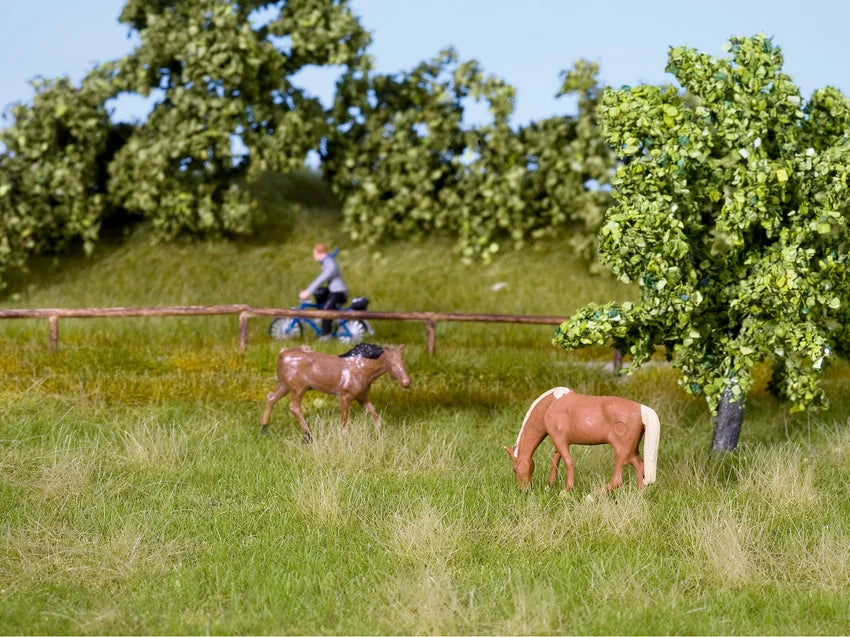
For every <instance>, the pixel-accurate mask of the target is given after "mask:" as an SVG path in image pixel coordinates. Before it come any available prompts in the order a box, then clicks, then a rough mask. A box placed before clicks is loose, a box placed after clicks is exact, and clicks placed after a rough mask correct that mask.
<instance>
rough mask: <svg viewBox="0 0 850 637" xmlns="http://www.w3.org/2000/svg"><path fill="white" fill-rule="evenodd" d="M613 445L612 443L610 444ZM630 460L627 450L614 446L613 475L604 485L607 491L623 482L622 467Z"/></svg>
mask: <svg viewBox="0 0 850 637" xmlns="http://www.w3.org/2000/svg"><path fill="white" fill-rule="evenodd" d="M612 446H613V445H612ZM630 460H631V457H630V456H629V452H628V451H622V450H621V449H617V448H616V447H614V475H613V476H611V481H610V482H609V483H608V485H607V486H606V487H605V490H606V491H608V492H609V493H610V492H611V491H613V490H614V489H616V488H617V487H619V486H620V485H621V484H623V467H625V466H626V464H627V463H628V462H629V461H630Z"/></svg>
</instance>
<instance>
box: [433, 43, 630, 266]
mask: <svg viewBox="0 0 850 637" xmlns="http://www.w3.org/2000/svg"><path fill="white" fill-rule="evenodd" d="M598 71H599V67H598V65H597V64H595V63H589V62H587V61H585V60H579V61H578V62H576V63H575V65H574V67H573V69H571V70H570V71H569V72H565V73H564V74H563V75H564V82H563V85H562V87H561V90H560V91H559V92H558V93H557V95H558V96H563V95H569V94H577V96H578V114H577V115H576V116H556V117H550V118H548V119H545V120H541V121H539V122H532V123H530V124H529V125H527V126H522V127H519V129H518V130H516V131H514V130H513V129H512V128H511V127H510V125H509V123H508V117H509V116H510V114H511V113H512V111H513V104H512V101H508V100H505V99H502V100H501V101H495V102H493V103H494V106H495V107H496V108H494V109H493V112H494V118H493V122H492V123H491V124H487V125H484V126H478V127H475V128H473V129H471V130H470V131H469V132H468V133H467V145H468V148H469V149H471V150H473V151H474V155H475V160H474V161H472V162H470V163H469V165H468V166H458V170H459V173H460V174H461V179H460V182H459V186H458V188H457V189H456V192H454V193H451V192H450V193H446V195H445V196H444V197H443V201H444V203H445V205H447V206H448V207H450V208H451V209H455V210H459V211H461V214H460V218H459V228H458V232H459V234H460V243H461V246H462V250H463V252H464V255H465V256H467V257H469V256H472V255H474V254H476V253H478V254H483V256H484V257H485V258H486V257H488V256H489V254H490V253H491V252H494V251H497V250H498V249H499V244H500V242H501V241H502V240H503V239H504V238H505V237H507V238H509V239H510V241H512V243H513V244H514V246H515V247H517V248H519V247H522V246H523V245H524V244H525V243H527V242H528V241H535V240H539V239H541V238H543V237H552V236H555V235H558V234H563V233H565V232H571V233H572V244H573V246H574V247H575V248H576V250H577V251H578V252H580V253H581V254H583V255H584V256H585V257H587V258H592V257H593V256H594V255H595V253H596V241H595V237H596V232H597V231H598V229H599V224H600V222H601V220H602V216H603V214H604V212H605V210H606V209H607V207H608V206H609V205H610V196H609V195H608V193H607V192H606V191H605V190H603V189H602V186H604V185H606V184H607V183H608V182H609V181H610V178H611V174H612V171H613V168H614V156H613V153H612V152H611V151H610V150H609V149H608V147H607V146H606V144H605V142H604V140H603V139H602V136H601V134H600V131H599V128H598V126H597V124H596V116H595V111H596V106H597V104H598V102H599V98H600V95H601V93H600V91H599V86H598V81H597V77H596V76H597V73H598ZM497 97H498V94H497ZM511 97H512V95H511ZM590 181H593V182H596V185H595V186H591V185H590V183H589V182H590Z"/></svg>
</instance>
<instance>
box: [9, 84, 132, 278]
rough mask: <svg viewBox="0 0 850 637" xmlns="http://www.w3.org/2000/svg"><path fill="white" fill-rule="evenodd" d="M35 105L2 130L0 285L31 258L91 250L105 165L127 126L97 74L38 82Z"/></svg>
mask: <svg viewBox="0 0 850 637" xmlns="http://www.w3.org/2000/svg"><path fill="white" fill-rule="evenodd" d="M33 86H34V88H35V91H36V93H35V96H34V98H33V103H32V105H25V104H16V105H14V106H13V107H12V108H11V110H10V112H9V115H10V116H11V119H12V123H11V125H10V126H9V127H7V128H5V129H3V130H0V143H2V145H3V147H4V150H3V152H2V153H0V286H1V285H2V284H3V282H2V275H3V272H4V271H5V270H6V269H7V268H9V267H20V266H23V265H24V264H25V263H26V260H27V258H28V257H29V256H31V255H33V254H39V253H47V252H58V251H61V250H64V249H66V248H68V247H70V246H73V245H81V246H82V247H83V248H84V249H85V251H86V252H90V251H91V249H92V247H93V246H94V243H95V241H96V240H97V238H98V234H99V231H100V227H101V224H102V222H103V220H104V218H105V217H106V216H107V214H108V212H109V203H108V201H107V196H106V181H107V175H106V169H105V167H106V165H107V164H108V162H109V160H110V159H111V157H112V156H113V155H114V153H115V151H116V149H117V148H118V147H120V145H121V144H123V142H124V140H125V139H126V137H127V135H128V134H129V129H130V127H128V126H126V125H123V126H122V125H118V126H116V125H113V124H112V123H111V122H110V119H109V113H108V112H107V110H106V108H105V106H104V104H105V102H106V100H107V99H108V98H109V97H111V96H112V88H111V86H110V85H109V82H108V81H107V79H106V78H104V77H103V76H102V75H100V74H99V73H96V72H95V73H92V74H91V75H89V76H88V77H87V78H86V79H85V80H84V81H83V82H82V83H81V85H80V86H79V87H75V86H73V85H72V84H71V82H70V81H69V80H68V79H67V78H59V79H56V80H37V81H35V82H33Z"/></svg>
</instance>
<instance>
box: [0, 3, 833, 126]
mask: <svg viewBox="0 0 850 637" xmlns="http://www.w3.org/2000/svg"><path fill="white" fill-rule="evenodd" d="M123 5H124V0H80V1H77V2H72V1H69V0H26V1H18V0H0V57H2V59H3V64H2V67H0V110H5V109H6V107H7V106H8V105H9V104H10V103H11V102H15V101H25V102H27V101H29V100H30V99H31V97H32V90H31V89H30V87H29V85H28V84H27V81H28V80H29V79H31V78H33V77H35V76H37V75H42V76H44V77H56V76H59V75H68V76H69V77H71V79H72V80H74V81H75V82H76V81H79V79H80V78H81V77H82V76H83V75H85V73H86V72H87V71H89V70H90V69H91V68H92V67H93V66H95V65H96V64H97V63H99V62H104V61H108V60H112V59H116V58H119V57H121V56H123V55H125V54H126V53H128V52H129V51H130V50H132V48H133V46H134V45H135V44H136V42H137V40H136V39H135V36H133V37H128V30H127V28H126V27H125V26H124V25H122V24H119V23H118V20H117V18H118V14H119V13H120V11H121V8H122V7H123ZM352 6H353V8H354V12H355V13H356V14H357V15H358V16H359V17H360V19H361V22H362V24H363V25H364V27H365V28H366V29H367V30H369V31H371V32H372V35H373V39H374V42H373V44H372V47H371V49H370V52H371V53H372V55H373V56H374V57H375V58H376V63H377V67H378V70H380V71H382V72H396V71H399V70H402V69H408V68H410V67H412V66H413V65H415V64H416V63H418V62H420V61H422V60H425V59H429V58H431V57H433V56H434V55H436V54H437V53H438V52H439V51H440V50H441V49H442V48H444V47H446V46H448V45H453V46H454V47H455V48H456V49H457V50H458V52H459V54H460V57H461V59H470V58H474V59H476V60H478V61H479V62H480V63H481V64H482V65H483V67H484V69H485V70H486V71H487V72H488V73H492V74H495V75H498V76H500V77H502V78H503V79H505V80H507V81H508V82H509V83H510V84H512V85H513V86H515V87H516V88H517V109H516V113H515V116H514V120H513V121H514V123H517V124H522V123H526V122H528V121H530V120H536V119H542V118H545V117H549V116H551V115H554V114H564V113H570V112H572V111H573V108H574V107H573V104H572V103H571V102H570V101H569V100H565V99H563V98H562V99H560V100H559V99H556V98H555V97H554V95H555V93H556V92H557V90H558V88H559V86H560V79H559V74H560V72H561V71H563V70H565V69H567V68H569V67H570V66H571V65H572V62H573V61H574V60H576V59H578V58H580V57H583V58H586V59H589V60H592V61H596V62H598V63H599V65H600V76H601V79H602V80H603V81H604V82H605V83H607V84H611V85H614V86H620V85H622V84H638V83H642V82H646V83H653V84H656V83H666V82H670V81H672V78H671V77H670V76H669V75H667V74H666V73H665V72H664V67H665V66H666V57H667V49H668V47H669V46H678V45H687V46H690V47H694V48H697V49H699V50H701V51H704V52H706V53H709V54H712V55H717V56H723V55H725V54H724V53H723V51H722V48H721V47H722V45H723V43H724V42H725V41H726V40H727V39H728V37H729V36H731V35H752V34H755V33H758V32H764V33H766V34H767V35H769V36H773V38H774V42H775V43H777V44H779V45H780V46H781V47H782V50H783V53H784V56H785V71H786V72H787V73H789V74H790V75H792V76H793V77H794V79H795V80H796V82H797V84H798V85H799V86H800V87H801V89H802V92H803V96H804V97H808V96H809V95H810V94H811V93H812V91H813V90H815V89H816V88H820V87H823V86H826V85H829V84H831V85H833V86H836V87H837V88H839V89H840V90H841V91H842V92H843V93H844V94H845V95H850V65H848V64H847V59H848V54H847V46H846V44H845V42H846V32H847V28H848V27H847V25H848V24H850V2H838V1H826V0H810V1H808V2H800V1H795V0H772V1H770V2H747V1H745V0H737V1H727V0H715V1H714V2H708V3H706V2H701V3H694V2H687V1H686V0H676V1H673V0H643V1H642V2H641V1H637V0H628V1H620V0H612V1H609V2H587V1H586V0H585V1H584V2H574V1H573V0H523V1H520V0H511V1H509V0H416V1H414V0H354V1H353V3H352ZM299 79H300V80H301V81H302V83H303V85H304V87H305V88H307V89H308V90H309V91H310V92H311V93H313V94H314V95H316V96H318V97H320V98H322V99H323V100H327V99H328V98H329V96H330V95H331V92H332V87H333V80H334V74H333V73H327V72H325V73H308V74H304V75H303V76H302V77H301V78H299ZM113 108H114V109H115V116H116V118H117V119H132V118H135V117H139V116H141V115H143V113H144V111H145V105H144V103H143V102H141V101H140V100H133V99H129V98H124V99H121V100H120V101H117V102H116V103H115V104H114V105H113ZM6 125H8V120H0V127H2V126H6Z"/></svg>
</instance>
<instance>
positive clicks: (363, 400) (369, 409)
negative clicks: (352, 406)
mask: <svg viewBox="0 0 850 637" xmlns="http://www.w3.org/2000/svg"><path fill="white" fill-rule="evenodd" d="M357 401H358V402H359V403H360V404H361V405H363V409H365V410H366V413H368V414H369V415H370V416H372V422H373V423H375V429H376V430H378V431H381V430H382V429H383V426H382V425H381V417H380V416H379V415H378V410H377V409H375V405H373V404H372V403H371V402H370V401H369V394H363V395H362V396H360V397H359V398H358V399H357Z"/></svg>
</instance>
